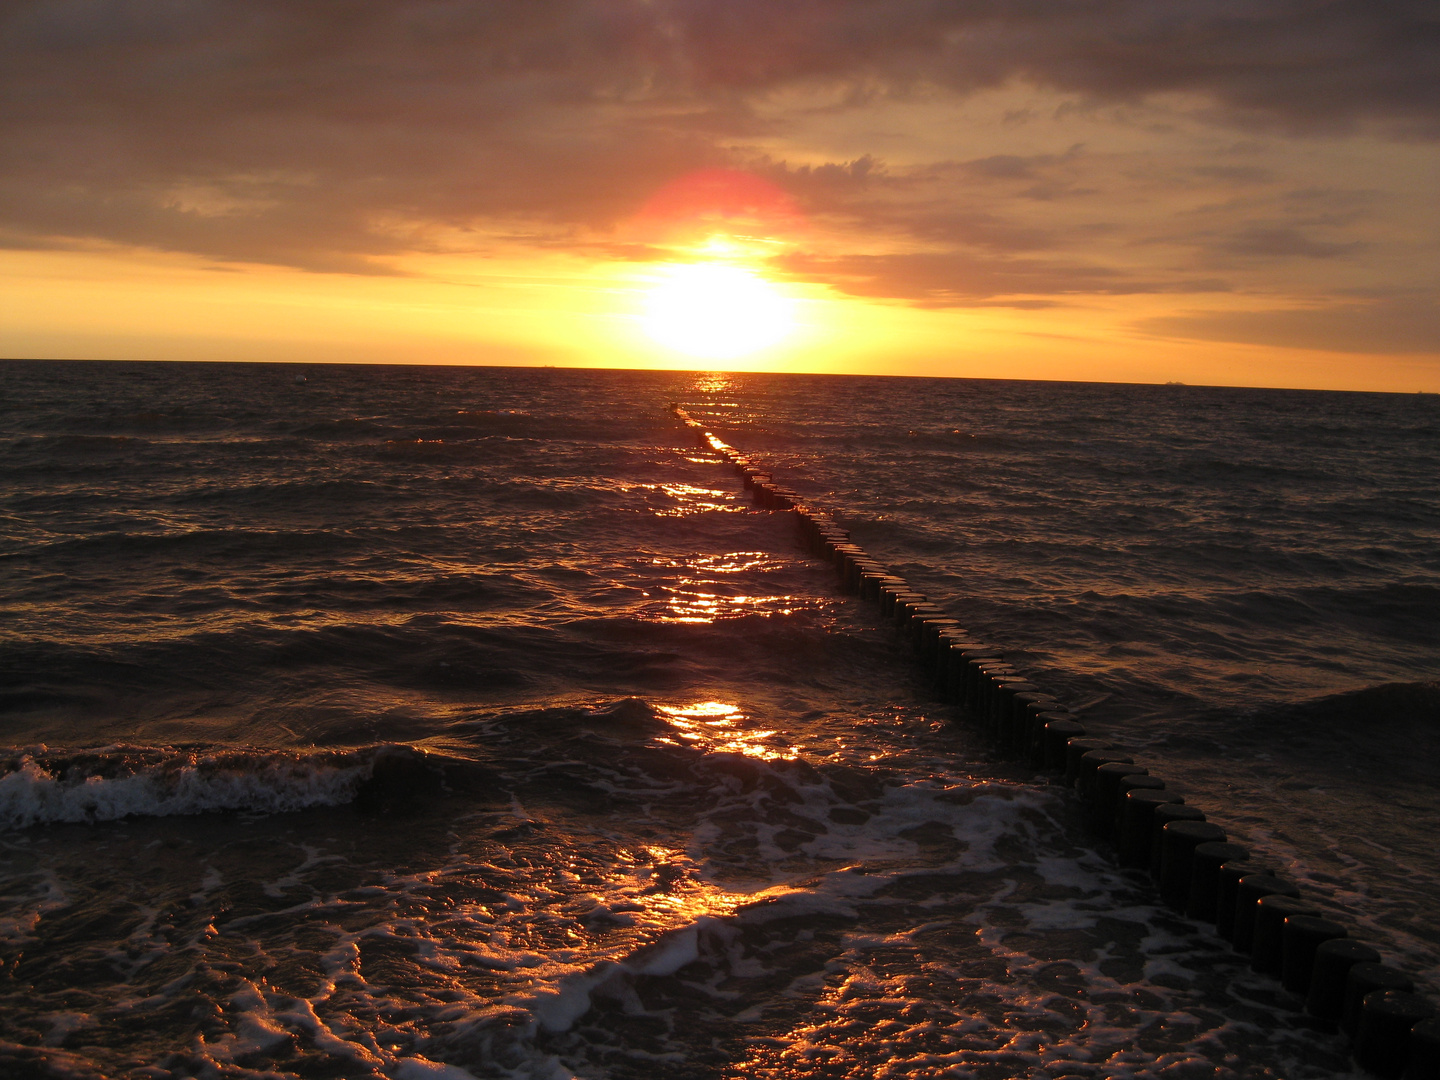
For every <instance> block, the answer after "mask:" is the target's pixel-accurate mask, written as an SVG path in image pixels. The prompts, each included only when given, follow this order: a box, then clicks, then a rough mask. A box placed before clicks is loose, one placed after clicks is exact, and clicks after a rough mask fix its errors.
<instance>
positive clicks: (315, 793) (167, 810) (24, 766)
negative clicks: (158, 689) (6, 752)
mask: <svg viewBox="0 0 1440 1080" xmlns="http://www.w3.org/2000/svg"><path fill="white" fill-rule="evenodd" d="M368 769H369V766H368V765H366V764H364V763H359V762H357V763H355V764H350V765H336V764H331V763H328V762H321V761H312V760H307V759H306V758H303V757H293V756H280V755H275V756H266V755H263V754H256V755H253V756H251V757H249V758H247V759H245V760H243V761H242V762H240V763H236V762H235V760H234V759H233V758H229V757H227V758H224V759H220V758H218V757H217V758H207V757H204V756H200V757H191V758H185V759H177V760H170V761H162V762H160V763H158V764H146V765H143V766H141V767H139V768H138V769H136V770H135V771H133V772H128V773H124V774H122V775H118V776H101V775H90V776H85V777H83V778H81V779H69V778H64V777H60V776H56V775H55V774H54V773H52V772H51V771H50V770H49V769H47V768H46V767H45V765H44V763H43V762H41V761H37V760H36V759H35V758H34V757H32V756H30V755H26V756H24V757H22V758H21V760H20V761H19V763H18V767H16V768H14V769H12V770H11V771H10V772H8V773H6V774H5V775H4V776H0V829H22V828H26V827H28V826H31V825H39V824H57V823H64V822H70V823H75V822H93V821H116V820H119V819H120V818H126V817H132V816H141V817H170V816H173V815H182V814H204V813H210V812H214V811H219V810H231V811H233V810H250V811H255V812H259V813H285V812H289V811H294V810H303V809H305V808H306V807H311V806H336V805H339V804H342V803H346V802H349V801H350V800H351V799H353V798H354V797H355V790H356V788H357V786H358V785H359V783H360V782H361V780H363V779H364V777H365V775H366V774H367V772H368Z"/></svg>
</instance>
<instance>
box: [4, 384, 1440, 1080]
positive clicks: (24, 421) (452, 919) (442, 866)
mask: <svg viewBox="0 0 1440 1080" xmlns="http://www.w3.org/2000/svg"><path fill="white" fill-rule="evenodd" d="M297 373H299V375H300V376H301V377H303V381H297ZM672 401H679V402H683V403H684V404H685V406H686V408H687V409H688V410H689V412H690V413H691V415H693V416H695V417H696V418H697V419H700V420H702V421H703V422H704V423H705V424H706V426H707V427H709V428H710V429H711V430H713V431H715V432H716V434H718V435H719V436H720V437H721V438H723V439H725V440H726V441H727V442H729V443H731V444H732V445H734V446H736V447H737V448H739V449H741V450H742V451H744V452H745V453H747V454H749V455H751V456H752V457H755V458H757V459H759V460H761V461H764V462H767V463H768V464H770V465H771V466H772V468H773V470H774V472H775V474H776V475H777V476H778V477H780V478H782V479H784V480H786V481H787V482H789V483H790V484H791V485H792V486H794V487H795V488H796V489H798V490H800V491H801V492H802V493H804V494H805V495H806V496H807V497H808V498H810V499H813V501H814V502H815V503H817V504H819V505H821V506H824V507H826V508H827V509H829V510H830V511H832V513H834V515H835V516H836V517H837V518H838V519H839V520H840V521H841V523H842V524H844V525H845V526H846V527H847V528H848V529H850V530H851V532H852V534H853V536H854V537H855V539H856V540H857V542H859V543H861V544H862V545H863V546H864V547H865V548H866V549H867V550H869V551H870V552H871V553H872V554H874V555H876V556H878V557H880V558H881V559H883V560H884V561H885V562H886V563H887V564H888V565H889V566H890V567H891V569H892V570H893V571H894V572H896V573H899V574H901V575H903V576H904V577H906V578H907V579H908V580H910V581H911V582H912V583H913V584H915V585H916V586H918V587H919V588H921V589H923V590H924V591H925V592H926V593H927V594H929V595H930V596H931V597H932V598H933V599H934V600H936V601H937V602H938V603H941V604H942V605H943V606H945V607H946V608H947V609H948V610H950V611H951V612H952V613H953V614H955V615H956V616H957V617H958V618H960V620H961V621H962V623H963V624H964V625H965V626H966V627H967V628H968V629H970V630H972V631H974V632H975V634H976V635H977V636H979V637H981V638H983V639H984V640H986V641H991V642H994V643H996V644H998V645H1000V646H1002V647H1004V648H1005V649H1006V650H1007V655H1010V656H1012V657H1014V658H1015V662H1016V663H1017V665H1018V666H1020V667H1021V668H1022V670H1024V671H1025V672H1026V673H1027V674H1028V675H1030V676H1031V678H1032V679H1033V681H1036V682H1038V683H1039V684H1041V685H1042V686H1043V687H1044V688H1045V689H1047V690H1050V691H1051V692H1053V693H1055V694H1056V695H1057V696H1059V697H1060V698H1061V699H1062V700H1064V701H1065V702H1066V703H1067V704H1068V705H1070V707H1072V708H1073V709H1075V710H1076V711H1078V712H1079V713H1080V714H1081V715H1082V717H1083V719H1084V720H1085V722H1086V724H1087V726H1089V727H1091V728H1093V729H1095V730H1098V731H1101V732H1103V733H1104V734H1106V735H1108V736H1109V737H1111V738H1112V739H1114V740H1115V741H1117V742H1119V743H1122V744H1123V745H1126V746H1127V747H1130V748H1132V749H1133V751H1134V754H1135V756H1136V758H1137V761H1139V762H1141V763H1142V764H1145V765H1147V766H1149V767H1150V768H1151V771H1152V772H1154V773H1157V774H1159V775H1162V776H1164V777H1165V778H1166V779H1167V781H1170V782H1171V783H1172V786H1179V787H1182V788H1183V789H1184V791H1185V793H1186V798H1187V801H1189V802H1192V803H1194V804H1196V805H1199V806H1201V807H1202V809H1205V810H1206V811H1207V813H1210V815H1211V818H1212V820H1216V821H1218V822H1220V823H1221V824H1222V825H1224V826H1225V827H1226V828H1227V830H1229V831H1230V833H1231V834H1232V837H1233V838H1235V839H1237V840H1239V841H1240V842H1242V843H1245V844H1247V845H1248V846H1250V847H1252V848H1253V849H1255V851H1256V852H1257V854H1258V855H1260V856H1261V857H1262V858H1264V859H1265V860H1266V861H1267V862H1269V863H1270V864H1271V865H1273V866H1275V867H1276V868H1277V869H1280V870H1283V872H1285V873H1286V874H1287V875H1289V876H1291V877H1293V878H1294V879H1296V880H1297V881H1298V882H1300V883H1301V885H1302V886H1303V887H1304V888H1305V890H1306V896H1307V898H1308V899H1311V900H1313V901H1315V902H1316V903H1317V904H1318V905H1319V906H1321V907H1322V908H1325V909H1326V910H1327V911H1330V912H1332V913H1334V914H1335V915H1336V916H1337V917H1338V918H1340V919H1342V920H1343V921H1344V922H1346V924H1347V925H1349V926H1351V927H1352V932H1353V935H1354V936H1357V937H1361V938H1364V939H1365V940H1368V941H1370V942H1372V943H1374V944H1375V945H1376V947H1377V948H1379V949H1380V950H1381V951H1382V953H1384V954H1385V956H1386V959H1387V960H1388V961H1389V962H1391V963H1394V964H1397V965H1398V966H1401V967H1403V968H1405V969H1406V970H1407V971H1409V972H1411V973H1412V974H1414V975H1415V976H1416V977H1417V978H1418V979H1419V980H1420V981H1421V983H1422V985H1424V986H1426V987H1428V988H1429V990H1431V991H1432V992H1433V991H1434V990H1435V989H1436V988H1437V986H1440V858H1437V856H1436V853H1435V845H1434V840H1433V837H1434V836H1435V835H1436V833H1437V829H1440V796H1437V794H1436V780H1437V773H1440V734H1437V732H1440V686H1437V683H1436V679H1437V678H1440V544H1437V540H1440V491H1437V485H1436V481H1435V478H1436V477H1437V476H1440V398H1436V397H1433V396H1418V395H1417V396H1414V397H1407V396H1399V395H1361V394H1339V393H1311V392H1298V391H1259V390H1226V389H1206V388H1193V387H1179V386H1166V387H1158V386H1110V385H1094V384H1054V383H1048V384H1047V383H1024V382H994V381H967V380H928V379H878V378H844V377H801V376H771V375H723V374H696V373H642V372H602V371H572V370H550V369H543V370H537V369H502V368H473V369H471V368H444V369H438V368H412V367H403V368H402V367H388V368H387V367H362V366H354V367H347V366H315V367H310V368H305V369H297V368H294V367H283V366H267V365H183V364H120V363H115V364H98V363H61V362H18V361H11V362H3V363H0V747H3V750H0V1075H4V1076H7V1077H12V1076H13V1077H50V1076H64V1077H111V1078H113V1077H127V1078H129V1077H135V1078H138V1077H147V1078H163V1077H212V1076H213V1077H267V1078H273V1077H346V1078H351V1077H379V1076H386V1077H394V1078H397V1080H419V1078H436V1077H438V1078H449V1080H463V1078H464V1077H466V1076H471V1077H476V1078H490V1077H516V1078H546V1080H549V1078H555V1080H562V1078H569V1077H582V1078H587V1080H589V1078H596V1080H599V1078H615V1080H625V1078H641V1077H645V1078H650V1077H659V1078H665V1077H675V1078H681V1077H699V1078H712V1077H713V1078H740V1077H747V1078H748V1077H760V1078H772V1077H773V1078H781V1077H784V1078H796V1080H800V1078H811V1077H815V1078H820V1077H825V1078H830V1077H836V1078H839V1077H844V1078H855V1080H860V1078H872V1077H887V1078H888V1077H984V1078H990V1077H995V1078H1008V1077H1031V1078H1036V1080H1040V1078H1047V1080H1052V1078H1059V1077H1094V1078H1100V1077H1136V1078H1141V1077H1143V1078H1149V1077H1165V1078H1183V1080H1188V1078H1192V1077H1194V1078H1200V1077H1247V1078H1249V1077H1285V1078H1298V1077H1331V1076H1346V1075H1350V1072H1351V1069H1352V1066H1351V1064H1350V1063H1349V1061H1348V1059H1347V1057H1346V1052H1345V1044H1344V1042H1343V1040H1342V1039H1341V1038H1340V1037H1338V1036H1335V1035H1333V1034H1330V1033H1328V1032H1325V1031H1323V1030H1321V1029H1319V1028H1318V1027H1317V1026H1315V1025H1314V1024H1313V1023H1312V1022H1311V1021H1308V1020H1307V1019H1306V1018H1305V1017H1304V1015H1303V1014H1302V1013H1299V1012H1297V1011H1296V1003H1295V1002H1294V1001H1293V1000H1292V999H1289V998H1287V997H1286V995H1285V994H1283V993H1282V992H1281V991H1280V990H1279V988H1278V986H1277V985H1276V984H1275V983H1274V981H1273V980H1270V979H1268V978H1265V977H1261V976H1257V975H1254V974H1252V973H1251V972H1250V971H1249V969H1248V966H1247V965H1246V964H1245V963H1244V962H1243V961H1242V960H1241V958H1239V957H1237V956H1236V955H1235V954H1234V953H1233V952H1231V951H1230V949H1229V947H1228V945H1226V944H1225V943H1223V942H1221V941H1219V940H1218V939H1217V938H1216V937H1215V936H1214V933H1213V930H1211V929H1210V928H1208V927H1207V926H1205V925H1204V924H1198V923H1194V922H1191V921H1189V920H1187V919H1184V918H1182V917H1180V916H1177V915H1175V914H1173V913H1172V912H1170V911H1168V910H1167V909H1166V908H1164V907H1163V906H1161V905H1160V904H1159V902H1158V898H1157V896H1156V895H1155V893H1154V891H1153V889H1152V888H1151V886H1150V885H1149V883H1148V881H1147V880H1146V879H1145V878H1144V877H1142V876H1141V875H1138V874H1135V873H1133V872H1129V871H1122V870H1119V869H1117V868H1116V867H1115V864H1114V862H1113V860H1112V858H1111V855H1110V852H1109V851H1108V849H1107V848H1106V847H1105V845H1104V844H1103V843H1101V842H1099V841H1097V840H1095V839H1094V838H1093V837H1092V836H1090V835H1089V834H1088V833H1087V832H1086V830H1085V829H1084V828H1083V827H1082V823H1081V821H1080V815H1079V814H1078V812H1077V806H1076V802H1075V797H1074V795H1073V793H1071V792H1069V791H1068V790H1067V789H1065V788H1064V787H1063V786H1062V785H1060V784H1057V783H1052V782H1049V781H1048V780H1047V778H1045V777H1043V776H1042V777H1037V776H1035V775H1033V774H1032V773H1031V772H1030V771H1029V770H1027V769H1024V768H1022V767H1020V766H1018V765H1016V764H1015V763H1013V762H1009V761H1006V760H1005V759H1003V758H1002V757H1001V756H1000V755H998V753H997V752H996V751H995V748H994V747H992V746H991V745H989V743H988V742H987V741H986V739H985V737H984V736H982V735H981V734H979V733H978V732H977V731H976V730H975V729H974V728H972V727H971V726H969V725H968V724H967V723H966V722H965V720H966V718H965V717H964V716H963V715H962V714H960V712H959V710H957V709H956V708H955V707H953V706H949V705H944V704H941V703H939V702H937V701H935V700H934V699H933V698H932V697H931V695H930V693H929V691H928V688H927V686H926V684H925V680H924V679H923V678H922V675H921V672H920V670H919V668H918V667H917V666H916V664H915V663H914V660H913V657H912V656H911V654H910V653H909V651H908V649H907V648H906V647H905V646H904V644H903V643H902V642H900V641H899V640H898V639H897V638H896V636H895V635H894V633H893V631H892V630H891V629H890V628H889V627H888V626H887V625H886V624H884V623H882V622H881V621H880V620H879V619H878V618H877V616H876V614H875V612H874V611H873V610H872V609H871V608H869V606H868V605H865V604H863V603H862V602H860V601H859V600H857V599H855V598H853V597H850V596H847V595H844V594H843V593H842V592H841V591H840V590H839V588H838V583H837V582H836V581H835V580H834V577H833V574H832V572H831V571H830V569H829V567H827V566H826V565H824V564H821V563H818V562H816V561H815V560H813V559H811V558H810V557H809V556H808V555H807V554H806V552H805V551H804V549H803V548H802V547H801V545H800V543H799V542H798V539H797V536H796V532H795V528H794V523H793V519H792V516H791V515H788V514H786V513H781V512H776V511H766V510H759V509H756V508H754V507H753V506H752V505H751V504H750V502H749V501H748V500H747V499H746V498H745V497H744V494H743V492H742V490H741V487H740V484H739V482H738V479H737V478H736V476H735V474H734V472H733V471H732V470H730V469H729V468H727V467H725V466H724V465H723V464H722V463H721V462H720V461H719V459H718V458H717V457H715V456H714V455H711V454H708V453H705V452H701V451H699V450H697V449H695V446H694V441H693V439H692V438H691V437H690V435H689V433H688V432H687V431H686V430H685V429H684V428H683V427H682V426H681V425H680V424H679V423H678V422H677V421H676V420H675V419H674V417H672V416H671V415H670V414H669V413H668V412H667V410H666V405H667V403H669V402H672Z"/></svg>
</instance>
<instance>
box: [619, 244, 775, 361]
mask: <svg viewBox="0 0 1440 1080" xmlns="http://www.w3.org/2000/svg"><path fill="white" fill-rule="evenodd" d="M794 307H795V304H794V301H793V300H791V299H790V298H789V297H787V296H785V295H784V294H783V293H781V292H780V290H779V289H777V288H776V287H775V285H774V284H772V283H771V282H769V281H766V280H765V279H764V278H763V277H761V276H760V275H759V274H757V273H756V272H755V271H753V270H750V269H747V268H746V267H743V266H736V265H734V264H733V263H724V262H708V263H684V264H679V265H676V266H670V267H667V268H666V269H665V271H664V276H663V277H662V278H661V280H660V281H659V282H658V283H657V284H656V285H655V286H654V288H652V289H651V290H650V293H649V296H648V297H647V300H646V303H645V311H644V314H643V315H642V316H641V322H642V324H643V325H644V327H645V331H646V332H647V333H648V334H649V335H650V336H651V337H652V338H654V339H655V340H656V341H658V342H659V343H660V344H662V345H666V346H668V347H670V348H672V349H675V350H677V351H679V352H682V353H685V354H686V355H688V356H697V357H706V358H709V359H714V360H731V359H734V358H736V357H740V356H748V355H749V354H751V353H754V352H758V351H760V350H761V349H764V348H767V347H769V346H771V345H775V344H778V343H779V342H780V341H782V340H784V339H785V338H786V337H788V336H789V334H790V333H791V331H792V330H793V329H794V327H795V312H794Z"/></svg>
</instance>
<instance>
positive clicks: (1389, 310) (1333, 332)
mask: <svg viewBox="0 0 1440 1080" xmlns="http://www.w3.org/2000/svg"><path fill="white" fill-rule="evenodd" d="M1135 329H1136V330H1138V331H1140V332H1141V333H1143V334H1146V335H1149V336H1153V337H1164V338H1184V339H1191V340H1200V341H1225V342H1236V343H1240V344H1246V345H1267V346H1279V347H1282V348H1297V349H1315V350H1320V351H1323V352H1341V353H1362V354H1377V353H1381V354H1384V353H1389V354H1422V355H1423V354H1429V355H1440V295H1436V296H1401V297H1391V298H1387V299H1377V300H1373V301H1370V302H1361V303H1342V304H1334V305H1331V306H1328V307H1320V308H1276V309H1272V310H1267V311H1210V312H1205V311H1197V312H1191V313H1188V314H1183V315H1165V316H1158V317H1155V318H1150V319H1142V320H1140V321H1138V322H1137V323H1135Z"/></svg>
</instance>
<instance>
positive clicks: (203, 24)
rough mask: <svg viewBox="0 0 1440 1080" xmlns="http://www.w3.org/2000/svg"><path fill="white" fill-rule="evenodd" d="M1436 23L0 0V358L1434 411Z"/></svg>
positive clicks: (300, 0) (1056, 8)
mask: <svg viewBox="0 0 1440 1080" xmlns="http://www.w3.org/2000/svg"><path fill="white" fill-rule="evenodd" d="M1437 191H1440V7H1437V5H1436V4H1435V3H1434V0H489V2H478V0H229V2H222V0H5V2H4V3H3V4H0V356H11V357H39V358H51V357H53V358H65V357H87V358H100V359H166V360H259V361H287V362H300V363H321V362H376V363H379V362H384V363H407V362H408V363H452V364H522V365H556V366H609V367H626V368H634V367H666V368H680V369H697V368H699V369H707V368H715V369H738V370H775V371H820V372H837V373H874V374H898V375H927V376H958V377H985V378H1021V379H1074V380H1084V381H1123V382H1167V381H1178V382H1187V383H1206V384H1225V385H1250V386H1290V387H1323V388H1344V389H1360V390H1385V391H1399V392H1407V393H1413V392H1416V391H1427V392H1440V304H1437V299H1440V198H1437V197H1436V192H1437Z"/></svg>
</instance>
